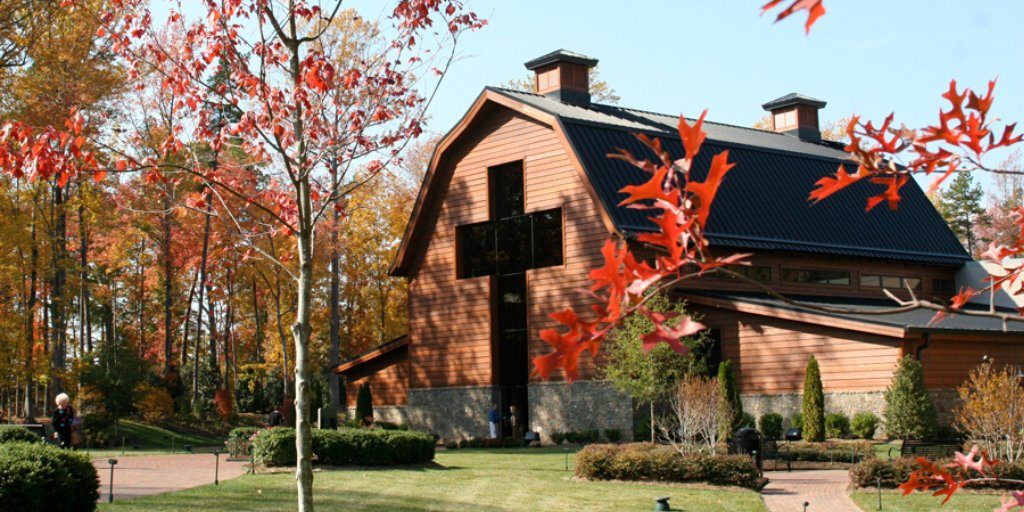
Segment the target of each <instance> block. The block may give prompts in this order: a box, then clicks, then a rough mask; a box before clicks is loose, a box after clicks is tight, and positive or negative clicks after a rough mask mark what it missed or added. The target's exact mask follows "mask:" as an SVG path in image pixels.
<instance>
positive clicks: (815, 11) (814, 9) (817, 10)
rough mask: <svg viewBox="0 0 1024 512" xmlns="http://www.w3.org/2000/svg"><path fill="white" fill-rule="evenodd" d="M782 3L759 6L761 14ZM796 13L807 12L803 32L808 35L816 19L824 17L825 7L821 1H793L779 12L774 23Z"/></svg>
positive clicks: (771, 1)
mask: <svg viewBox="0 0 1024 512" xmlns="http://www.w3.org/2000/svg"><path fill="white" fill-rule="evenodd" d="M782 1H783V0H770V1H769V2H768V3H766V4H764V5H763V6H761V14H764V13H765V12H768V11H770V10H772V9H774V8H775V7H777V6H778V5H779V4H781V3H782ZM797 11H807V22H806V23H804V30H805V31H806V33H807V34H810V33H811V26H812V25H814V22H816V21H818V18H820V17H822V16H824V15H825V5H824V4H823V3H822V0H793V1H792V2H791V3H790V4H789V6H788V7H786V8H785V9H783V10H782V11H781V12H779V15H778V16H777V17H776V18H775V21H776V22H779V21H782V20H784V19H786V18H788V17H789V16H790V15H792V14H794V13H796V12H797Z"/></svg>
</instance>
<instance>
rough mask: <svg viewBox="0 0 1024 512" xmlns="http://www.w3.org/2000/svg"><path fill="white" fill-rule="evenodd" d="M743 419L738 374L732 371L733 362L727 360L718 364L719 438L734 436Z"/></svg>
mask: <svg viewBox="0 0 1024 512" xmlns="http://www.w3.org/2000/svg"><path fill="white" fill-rule="evenodd" d="M742 421H743V403H742V402H740V389H739V386H737V385H736V374H734V373H733V371H732V362H731V361H729V360H725V361H722V362H721V364H719V365H718V438H719V439H729V438H730V437H732V433H733V431H734V430H736V429H737V428H738V427H739V426H740V423H742Z"/></svg>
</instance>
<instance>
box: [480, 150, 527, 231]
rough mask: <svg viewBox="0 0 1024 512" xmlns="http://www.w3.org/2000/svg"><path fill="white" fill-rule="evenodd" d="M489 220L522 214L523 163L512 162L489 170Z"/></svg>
mask: <svg viewBox="0 0 1024 512" xmlns="http://www.w3.org/2000/svg"><path fill="white" fill-rule="evenodd" d="M488 171H489V177H490V187H491V190H490V194H491V218H492V219H501V218H504V217H512V216H514V215H522V214H523V163H522V162H514V163H511V164H505V165H501V166H498V167H492V168H490V169H489V170H488Z"/></svg>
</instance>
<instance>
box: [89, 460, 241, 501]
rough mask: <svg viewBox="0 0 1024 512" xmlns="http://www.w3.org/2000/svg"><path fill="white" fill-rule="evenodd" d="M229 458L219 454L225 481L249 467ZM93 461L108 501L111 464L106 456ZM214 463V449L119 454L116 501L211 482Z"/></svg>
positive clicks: (222, 476)
mask: <svg viewBox="0 0 1024 512" xmlns="http://www.w3.org/2000/svg"><path fill="white" fill-rule="evenodd" d="M227 458H228V456H227V454H223V453H222V454H221V455H220V470H219V472H218V475H219V479H220V480H222V481H223V480H227V479H229V478H235V477H237V476H239V475H242V474H244V473H245V471H246V469H247V467H246V462H227V460H226V459H227ZM92 464H93V466H96V471H97V472H98V473H99V475H100V501H101V502H103V503H106V501H107V493H108V492H109V490H110V464H108V463H107V459H96V460H93V461H92ZM214 464H215V460H214V455H213V454H212V453H199V454H181V455H140V456H133V457H119V458H117V464H116V465H115V466H114V501H119V500H125V499H130V498H137V497H139V496H149V495H151V494H160V493H165V492H172V491H180V490H182V489H188V488H190V487H197V486H200V485H206V484H212V483H213V477H214Z"/></svg>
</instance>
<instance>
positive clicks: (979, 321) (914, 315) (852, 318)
mask: <svg viewBox="0 0 1024 512" xmlns="http://www.w3.org/2000/svg"><path fill="white" fill-rule="evenodd" d="M681 296H682V297H683V298H685V299H686V300H687V301H688V302H690V303H691V304H697V305H702V306H713V307H720V308H724V309H729V310H733V311H739V312H743V313H750V314H755V315H763V316H771V317H776V318H781V319H785V320H794V321H798V322H805V323H811V324H817V325H823V326H828V327H836V328H842V329H851V330H857V331H864V332H871V333H875V334H880V335H883V336H891V337H895V338H911V337H917V336H918V335H920V334H923V333H934V334H979V335H989V336H993V335H1009V336H1021V337H1024V322H1006V323H1005V325H1004V322H1003V320H1002V319H999V318H994V317H991V316H977V315H972V314H970V313H983V312H985V311H987V308H984V307H979V306H976V305H968V306H965V307H964V309H963V311H964V312H963V313H953V314H949V315H946V316H945V317H944V318H943V319H941V320H939V321H937V322H933V321H932V320H933V319H934V317H935V311H933V310H931V309H925V308H915V309H909V310H899V305H898V304H895V303H894V302H893V301H891V300H874V299H858V298H850V297H818V296H789V297H787V299H789V300H788V301H787V300H784V299H781V298H779V297H774V296H771V295H768V294H764V293H737V292H705V291H689V290H688V291H683V292H681ZM1004 312H1011V311H1004Z"/></svg>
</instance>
